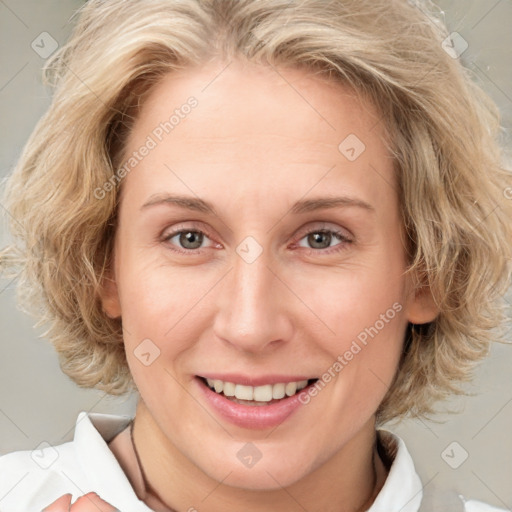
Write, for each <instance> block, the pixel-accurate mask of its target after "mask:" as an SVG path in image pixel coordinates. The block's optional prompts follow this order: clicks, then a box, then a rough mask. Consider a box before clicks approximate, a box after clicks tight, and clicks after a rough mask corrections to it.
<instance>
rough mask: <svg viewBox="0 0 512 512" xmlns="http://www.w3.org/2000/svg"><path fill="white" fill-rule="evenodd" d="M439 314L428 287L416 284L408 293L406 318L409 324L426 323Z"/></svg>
mask: <svg viewBox="0 0 512 512" xmlns="http://www.w3.org/2000/svg"><path fill="white" fill-rule="evenodd" d="M438 314H439V308H438V307H437V305H436V303H435V300H434V297H433V296H432V292H431V290H430V287H428V286H426V285H423V286H421V285H418V286H416V287H414V288H412V290H411V291H410V293H409V299H408V303H407V320H409V322H410V323H411V324H418V325H420V324H426V323H429V322H432V321H434V320H435V319H436V317H437V315H438Z"/></svg>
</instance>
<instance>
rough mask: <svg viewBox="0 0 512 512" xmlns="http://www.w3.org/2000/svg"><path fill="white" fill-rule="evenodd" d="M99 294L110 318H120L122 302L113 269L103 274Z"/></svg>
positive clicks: (104, 309)
mask: <svg viewBox="0 0 512 512" xmlns="http://www.w3.org/2000/svg"><path fill="white" fill-rule="evenodd" d="M99 294H100V300H101V304H102V307H103V311H104V312H105V314H106V315H107V316H108V317H110V318H120V317H121V303H120V301H119V293H118V289H117V282H116V279H115V276H114V274H113V272H112V271H111V270H108V271H107V272H106V273H105V275H104V276H103V279H102V282H101V289H100V292H99Z"/></svg>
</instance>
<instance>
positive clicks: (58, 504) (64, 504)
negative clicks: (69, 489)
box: [42, 494, 72, 512]
mask: <svg viewBox="0 0 512 512" xmlns="http://www.w3.org/2000/svg"><path fill="white" fill-rule="evenodd" d="M71 497H72V496H71V494H64V496H61V497H60V498H59V499H58V500H56V501H54V502H53V503H51V504H50V505H48V506H47V507H46V508H44V509H43V510H42V512H69V507H70V506H71Z"/></svg>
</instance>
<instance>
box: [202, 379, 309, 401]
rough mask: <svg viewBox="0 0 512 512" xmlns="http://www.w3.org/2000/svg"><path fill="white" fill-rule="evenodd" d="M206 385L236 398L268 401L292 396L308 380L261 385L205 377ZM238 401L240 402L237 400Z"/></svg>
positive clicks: (304, 385)
mask: <svg viewBox="0 0 512 512" xmlns="http://www.w3.org/2000/svg"><path fill="white" fill-rule="evenodd" d="M206 382H207V383H208V386H210V388H213V389H215V391H216V392H217V393H224V395H225V396H228V397H234V399H236V400H235V401H237V400H247V401H257V402H270V401H271V400H273V399H274V400H279V399H281V398H284V397H285V396H293V395H294V394H295V393H296V392H297V391H300V390H301V389H304V388H305V387H306V386H307V384H308V381H307V380H300V381H298V382H288V383H284V382H280V383H278V384H264V385H263V386H255V387H253V386H245V385H243V384H234V383H233V382H223V381H222V380H218V379H206ZM239 403H240V402H239Z"/></svg>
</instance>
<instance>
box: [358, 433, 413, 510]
mask: <svg viewBox="0 0 512 512" xmlns="http://www.w3.org/2000/svg"><path fill="white" fill-rule="evenodd" d="M378 433H379V437H380V439H381V440H382V442H383V443H384V445H385V446H386V448H387V450H389V451H391V452H392V453H391V456H392V457H393V462H392V464H391V468H390V470H389V473H388V476H387V478H386V481H385V482H384V485H383V487H382V489H381V491H380V492H379V494H378V496H377V498H376V499H375V501H374V502H373V505H372V506H371V507H370V508H369V509H368V511H367V512H389V511H390V510H396V511H399V512H418V510H419V508H420V504H421V500H422V497H423V485H422V483H421V480H420V477H419V476H418V473H416V469H415V467H414V462H413V460H412V457H411V455H410V454H409V451H408V450H407V447H406V446H405V443H404V442H403V441H402V439H401V438H400V437H398V436H397V435H396V434H393V433H392V432H389V431H387V430H379V431H378Z"/></svg>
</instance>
